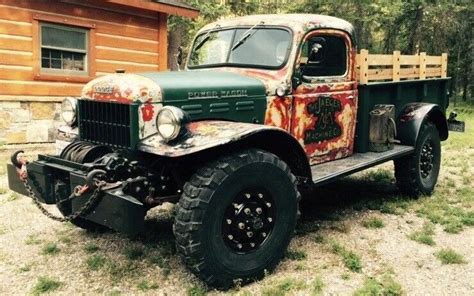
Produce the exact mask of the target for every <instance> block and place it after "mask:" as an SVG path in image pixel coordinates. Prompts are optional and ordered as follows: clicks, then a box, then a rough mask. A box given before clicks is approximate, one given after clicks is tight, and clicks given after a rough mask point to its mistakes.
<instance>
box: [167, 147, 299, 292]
mask: <svg viewBox="0 0 474 296" xmlns="http://www.w3.org/2000/svg"><path fill="white" fill-rule="evenodd" d="M299 199H300V194H299V192H298V190H297V188H296V178H295V177H294V176H293V174H291V172H290V169H289V168H288V166H287V165H286V164H285V163H284V162H283V161H281V160H280V159H279V158H278V157H277V156H275V155H273V154H271V153H268V152H265V151H261V150H253V149H252V150H245V151H242V152H238V153H234V154H231V155H229V156H226V157H221V158H219V159H217V160H216V161H213V162H211V163H209V164H207V165H205V166H203V167H202V168H200V169H198V170H197V172H196V173H195V174H194V175H193V176H192V177H191V179H190V180H189V181H188V182H187V183H186V184H185V186H184V190H183V195H182V196H181V199H180V201H179V203H178V205H177V215H176V219H175V224H174V227H173V230H174V234H175V236H176V246H177V249H178V252H179V253H180V254H181V257H182V258H183V259H184V262H185V263H186V265H187V266H188V268H189V269H191V270H192V271H193V272H194V273H195V274H196V275H197V276H198V277H199V278H201V279H202V280H203V281H205V282H206V283H207V284H209V285H211V286H213V287H217V288H224V289H226V288H229V287H231V286H232V285H233V284H234V283H235V282H236V281H238V282H240V283H242V284H245V283H247V282H249V281H253V280H255V279H259V278H261V277H262V276H263V275H264V274H265V272H267V271H268V272H269V271H271V270H273V269H274V268H275V266H276V265H277V264H278V262H279V261H280V259H281V258H282V256H283V255H284V253H285V251H286V249H287V247H288V244H289V242H290V240H291V237H292V235H293V232H294V229H295V225H296V219H297V213H298V201H299Z"/></svg>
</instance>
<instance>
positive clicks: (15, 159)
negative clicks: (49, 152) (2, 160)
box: [10, 150, 28, 181]
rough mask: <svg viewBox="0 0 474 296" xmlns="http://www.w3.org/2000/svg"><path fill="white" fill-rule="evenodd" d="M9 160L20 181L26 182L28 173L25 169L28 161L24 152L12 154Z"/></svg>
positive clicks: (19, 151)
mask: <svg viewBox="0 0 474 296" xmlns="http://www.w3.org/2000/svg"><path fill="white" fill-rule="evenodd" d="M10 160H11V162H12V164H13V165H14V166H15V167H16V171H17V174H18V177H19V178H20V180H22V181H24V180H26V178H27V177H28V171H27V169H26V165H27V164H28V159H27V158H26V155H25V151H23V150H18V151H16V152H14V153H13V154H12V156H11V158H10Z"/></svg>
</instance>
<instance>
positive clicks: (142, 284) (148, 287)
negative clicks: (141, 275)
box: [137, 280, 158, 292]
mask: <svg viewBox="0 0 474 296" xmlns="http://www.w3.org/2000/svg"><path fill="white" fill-rule="evenodd" d="M137 288H138V289H140V290H142V291H144V292H145V291H148V290H154V289H158V284H157V283H153V282H151V283H150V282H148V281H147V280H142V281H141V282H139V283H138V284H137Z"/></svg>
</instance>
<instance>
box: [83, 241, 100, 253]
mask: <svg viewBox="0 0 474 296" xmlns="http://www.w3.org/2000/svg"><path fill="white" fill-rule="evenodd" d="M98 250H100V248H99V246H97V245H96V244H94V243H87V245H85V246H84V251H86V253H89V254H92V253H95V252H97V251H98Z"/></svg>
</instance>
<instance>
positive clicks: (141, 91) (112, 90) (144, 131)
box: [81, 74, 163, 139]
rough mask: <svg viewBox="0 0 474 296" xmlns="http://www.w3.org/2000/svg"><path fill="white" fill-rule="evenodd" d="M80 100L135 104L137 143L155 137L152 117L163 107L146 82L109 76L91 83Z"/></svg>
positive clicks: (140, 78) (150, 83) (133, 77)
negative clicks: (136, 106)
mask: <svg viewBox="0 0 474 296" xmlns="http://www.w3.org/2000/svg"><path fill="white" fill-rule="evenodd" d="M81 98H82V99H88V100H97V101H108V102H117V103H122V104H131V103H138V104H140V105H141V106H140V107H139V108H138V113H139V114H138V122H139V131H138V135H139V138H140V139H143V138H146V137H148V136H150V135H153V134H155V133H156V115H157V114H158V111H159V110H160V109H161V107H162V106H163V104H162V100H163V98H162V91H161V88H160V87H159V85H157V84H156V83H155V82H154V81H153V80H151V79H150V78H147V77H144V76H141V75H135V74H111V75H105V76H102V77H99V78H97V79H94V80H92V81H91V82H89V83H88V84H86V85H85V86H84V88H83V89H82V95H81Z"/></svg>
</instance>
